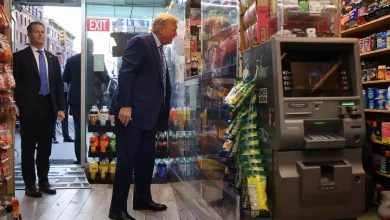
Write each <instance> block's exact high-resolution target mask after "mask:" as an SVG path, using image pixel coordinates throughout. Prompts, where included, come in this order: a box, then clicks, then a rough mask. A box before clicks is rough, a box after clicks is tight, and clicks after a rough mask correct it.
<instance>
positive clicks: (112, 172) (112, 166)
mask: <svg viewBox="0 0 390 220" xmlns="http://www.w3.org/2000/svg"><path fill="white" fill-rule="evenodd" d="M108 170H109V172H110V176H111V179H112V180H114V179H115V171H116V158H114V159H112V160H111V162H110V166H109V168H108Z"/></svg>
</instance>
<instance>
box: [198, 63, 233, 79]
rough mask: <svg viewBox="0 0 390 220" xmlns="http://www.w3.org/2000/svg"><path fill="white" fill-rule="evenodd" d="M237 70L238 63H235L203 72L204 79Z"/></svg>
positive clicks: (229, 73)
mask: <svg viewBox="0 0 390 220" xmlns="http://www.w3.org/2000/svg"><path fill="white" fill-rule="evenodd" d="M236 72H237V64H234V65H230V66H226V67H222V68H219V69H216V70H215V71H214V72H205V73H203V74H202V80H205V79H211V78H216V77H222V76H227V75H231V74H236Z"/></svg>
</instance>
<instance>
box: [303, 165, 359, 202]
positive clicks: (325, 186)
mask: <svg viewBox="0 0 390 220" xmlns="http://www.w3.org/2000/svg"><path fill="white" fill-rule="evenodd" d="M296 163H297V167H298V173H299V176H300V179H301V181H300V184H301V186H300V189H301V195H300V196H301V202H302V203H303V204H306V205H313V204H320V203H325V204H334V203H335V202H336V203H340V204H342V203H345V202H348V199H350V193H351V190H352V182H351V180H352V165H351V164H350V163H349V162H348V161H346V160H337V161H322V162H303V161H297V162H296ZM335 196H337V198H340V199H337V201H335V199H334V198H335Z"/></svg>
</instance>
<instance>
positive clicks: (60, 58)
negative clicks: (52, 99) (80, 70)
mask: <svg viewBox="0 0 390 220" xmlns="http://www.w3.org/2000/svg"><path fill="white" fill-rule="evenodd" d="M56 56H57V58H58V62H59V63H60V67H61V79H62V75H63V73H64V55H63V54H62V53H61V52H57V53H56ZM68 92H69V85H68V83H65V82H64V97H65V101H66V100H68ZM68 119H69V105H68V102H67V101H66V102H65V118H64V120H63V121H62V122H61V129H62V137H63V138H64V142H74V140H73V139H72V138H71V137H70V135H69V121H68ZM56 126H57V120H54V127H53V140H52V143H53V144H58V141H57V138H56Z"/></svg>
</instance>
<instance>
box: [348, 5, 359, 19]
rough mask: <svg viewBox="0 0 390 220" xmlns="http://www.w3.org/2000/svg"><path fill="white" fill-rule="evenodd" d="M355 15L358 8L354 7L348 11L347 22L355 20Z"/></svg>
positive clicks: (356, 15)
mask: <svg viewBox="0 0 390 220" xmlns="http://www.w3.org/2000/svg"><path fill="white" fill-rule="evenodd" d="M357 17H358V10H357V9H356V8H355V9H353V10H352V11H351V12H349V20H348V22H351V21H354V20H356V18H357Z"/></svg>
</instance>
